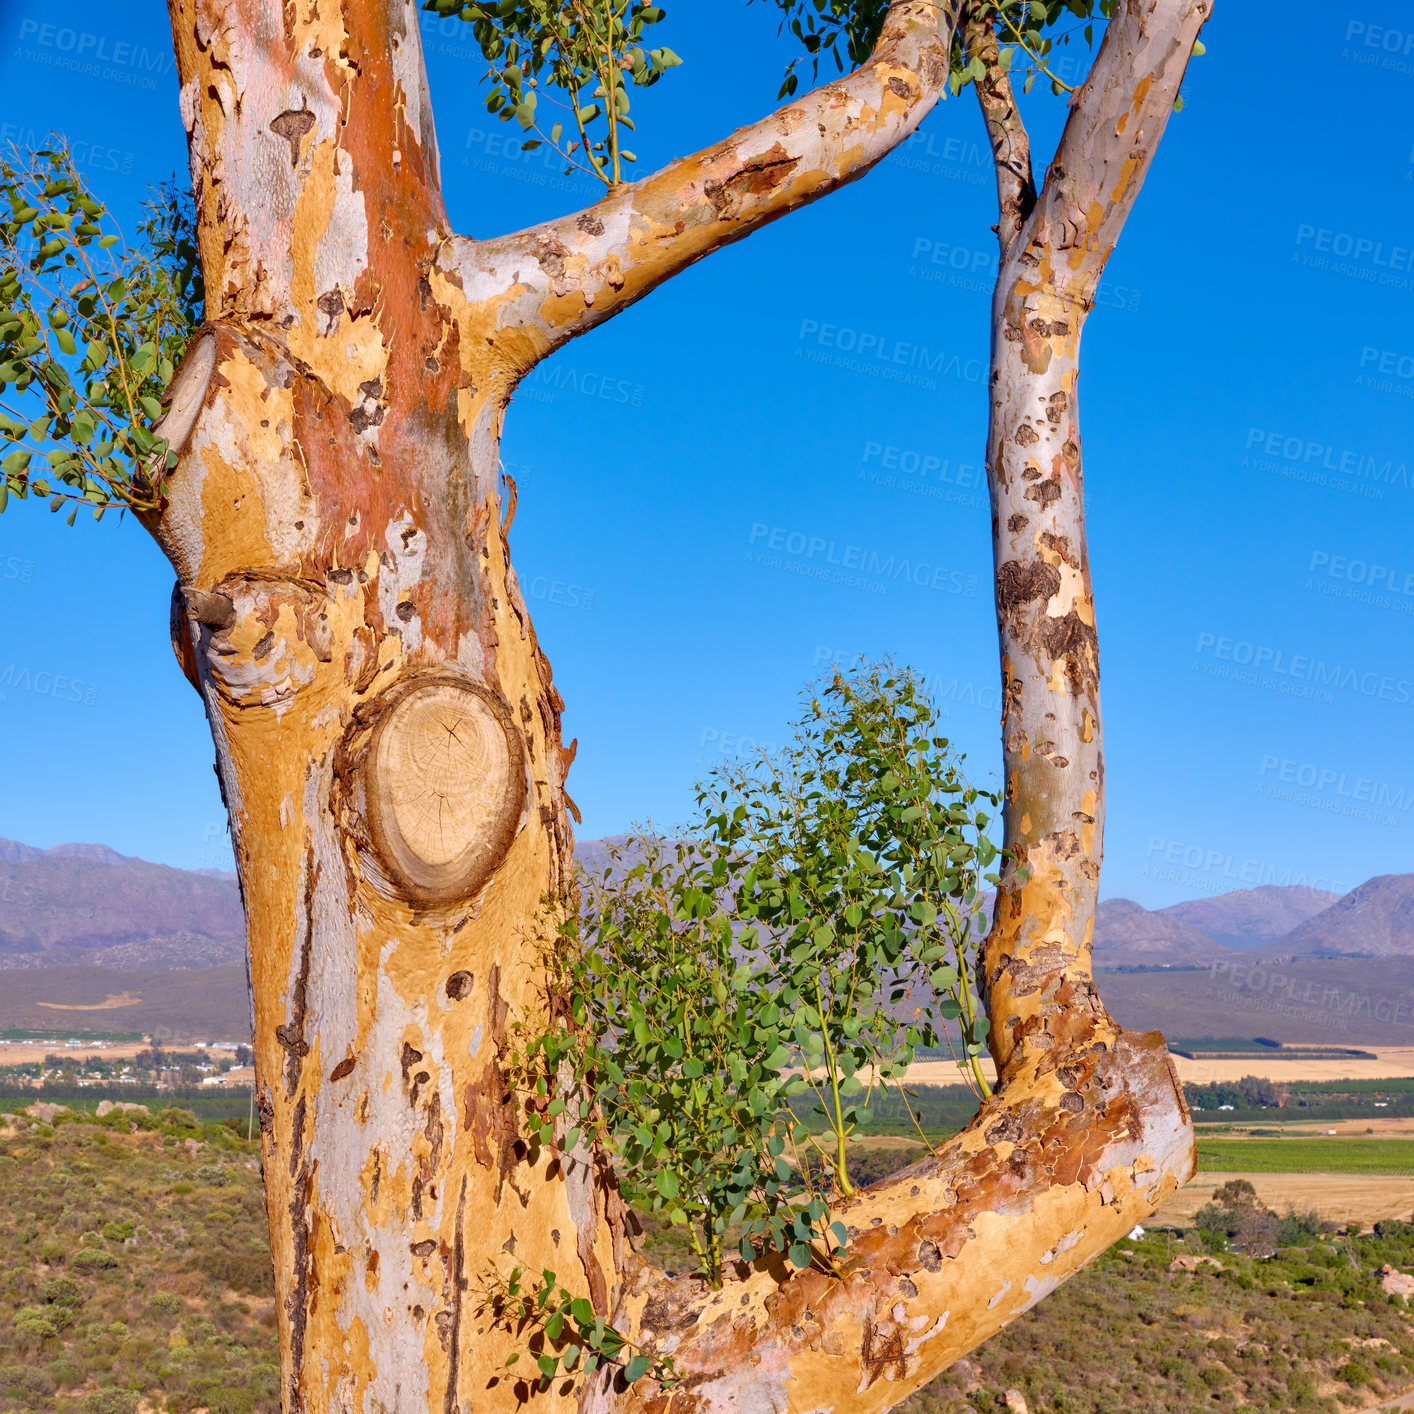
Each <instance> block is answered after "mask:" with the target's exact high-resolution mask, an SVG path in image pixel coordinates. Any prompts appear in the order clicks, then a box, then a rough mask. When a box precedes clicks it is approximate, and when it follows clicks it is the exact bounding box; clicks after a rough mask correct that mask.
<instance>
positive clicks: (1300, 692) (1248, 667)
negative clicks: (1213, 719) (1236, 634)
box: [1194, 633, 1414, 707]
mask: <svg viewBox="0 0 1414 1414" xmlns="http://www.w3.org/2000/svg"><path fill="white" fill-rule="evenodd" d="M1194 651H1195V652H1196V653H1197V654H1198V661H1196V662H1195V663H1194V667H1195V668H1197V667H1200V666H1201V667H1203V669H1204V671H1206V672H1207V673H1208V676H1210V677H1219V678H1229V679H1231V680H1232V681H1233V682H1244V683H1248V684H1249V685H1251V686H1254V687H1265V688H1269V689H1271V690H1273V691H1277V692H1281V693H1283V694H1284V695H1286V696H1292V697H1315V698H1316V700H1317V701H1320V702H1333V701H1334V700H1335V699H1334V697H1332V696H1331V692H1330V690H1331V689H1335V690H1336V691H1340V692H1355V693H1358V694H1359V695H1360V696H1362V697H1377V698H1379V700H1380V701H1381V702H1393V703H1395V704H1396V705H1398V706H1401V707H1403V706H1408V705H1409V703H1411V702H1414V684H1411V683H1410V682H1409V681H1408V680H1407V679H1405V678H1396V677H1393V676H1391V675H1390V674H1389V673H1380V672H1369V671H1363V670H1361V669H1359V668H1351V667H1345V666H1344V665H1342V664H1340V663H1335V664H1330V663H1327V662H1326V661H1325V659H1324V658H1312V657H1308V656H1307V655H1306V654H1304V653H1288V652H1287V651H1286V650H1285V649H1282V648H1273V647H1271V646H1270V645H1268V644H1262V643H1252V642H1250V641H1249V640H1247V639H1245V638H1226V637H1223V636H1221V635H1218V634H1212V633H1200V634H1199V635H1198V646H1197V648H1196V649H1195V650H1194ZM1210 654H1211V659H1210V660H1209V661H1204V660H1205V659H1208V658H1209V655H1210ZM1322 689H1325V691H1322Z"/></svg>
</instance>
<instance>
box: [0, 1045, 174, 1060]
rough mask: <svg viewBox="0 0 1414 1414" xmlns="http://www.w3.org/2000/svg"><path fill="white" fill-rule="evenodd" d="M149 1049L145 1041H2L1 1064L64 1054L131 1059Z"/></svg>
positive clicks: (75, 1057)
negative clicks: (76, 1043)
mask: <svg viewBox="0 0 1414 1414" xmlns="http://www.w3.org/2000/svg"><path fill="white" fill-rule="evenodd" d="M147 1049H148V1046H147V1042H145V1041H119V1042H115V1043H114V1044H113V1045H109V1046H100V1045H92V1046H66V1045H64V1043H63V1042H62V1041H41V1042H39V1043H38V1044H37V1045H31V1044H29V1043H25V1044H23V1045H21V1044H18V1043H17V1042H14V1041H0V1065H34V1064H36V1063H37V1062H39V1061H42V1060H43V1059H44V1057H45V1056H62V1057H63V1059H64V1060H65V1061H83V1060H131V1059H132V1058H133V1057H134V1056H135V1055H137V1053H138V1052H139V1051H145V1050H147Z"/></svg>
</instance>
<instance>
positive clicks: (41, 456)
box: [0, 141, 204, 525]
mask: <svg viewBox="0 0 1414 1414" xmlns="http://www.w3.org/2000/svg"><path fill="white" fill-rule="evenodd" d="M6 203H8V208H9V209H8V212H6V210H5V204H6ZM144 209H145V212H146V219H145V220H144V221H143V222H142V224H141V225H140V227H139V228H138V230H139V236H140V240H139V241H138V242H136V243H134V244H131V245H130V244H128V243H127V242H126V241H125V239H124V237H123V234H122V232H121V231H120V230H119V229H118V227H117V225H116V223H115V222H114V221H113V219H112V217H111V215H110V214H109V212H108V210H107V208H106V207H105V206H104V205H103V203H102V202H100V201H98V200H97V199H96V198H95V197H94V196H93V194H92V193H91V192H90V191H89V189H88V187H87V186H86V184H85V183H84V181H83V178H82V177H81V176H80V175H79V173H78V171H77V170H76V169H75V167H74V163H73V160H72V158H71V157H70V155H69V151H68V148H67V147H65V146H64V145H63V144H62V143H59V142H57V141H56V142H55V144H54V145H53V146H51V147H49V148H44V149H41V150H39V151H36V152H34V153H32V154H23V155H22V154H20V153H18V152H16V151H14V150H13V149H12V150H11V155H10V157H9V159H7V160H4V161H0V448H3V454H0V470H3V472H4V479H3V483H0V510H3V509H4V507H5V504H6V502H7V501H8V499H9V497H10V496H11V495H15V496H18V497H19V498H20V499H24V498H26V497H28V496H30V495H34V496H38V497H47V498H48V499H49V505H50V509H51V510H55V511H57V510H60V509H62V508H63V507H65V506H68V507H69V517H68V519H69V523H70V524H71V525H72V524H73V521H74V517H75V515H76V514H77V513H78V508H79V506H80V505H81V504H88V505H90V506H91V507H92V508H93V513H94V516H95V518H100V517H101V516H102V514H103V512H104V511H105V510H106V509H107V508H108V507H110V506H118V507H120V508H130V509H134V510H156V509H158V508H159V506H160V504H161V498H162V493H163V487H164V484H165V481H166V476H167V473H168V472H169V471H170V469H171V468H172V466H174V465H175V463H176V453H175V452H174V451H172V450H171V449H170V448H169V447H168V446H167V443H166V442H165V441H164V440H163V438H162V437H161V436H160V435H159V434H158V432H157V431H156V430H155V428H154V424H155V423H157V422H158V420H159V419H160V418H161V416H162V412H163V397H164V395H165V393H166V391H167V388H168V385H169V384H170V383H171V381H172V375H173V372H174V371H175V366H176V364H177V362H178V361H179V360H180V358H181V356H182V354H183V352H184V351H185V349H186V346H187V344H188V343H189V341H190V339H191V335H192V332H193V330H194V329H195V328H196V327H197V325H198V324H199V323H200V322H201V318H202V306H203V301H204V291H203V288H202V281H201V274H200V268H199V262H198V258H197V250H196V239H195V234H194V229H193V214H192V209H191V198H190V195H184V194H182V193H180V192H179V191H178V190H177V188H176V186H175V185H174V184H171V183H169V184H168V185H166V186H164V187H161V188H159V189H157V190H155V191H154V192H153V194H152V196H151V197H150V198H149V200H148V201H147V202H146V203H145V207H144Z"/></svg>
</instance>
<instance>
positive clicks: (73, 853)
mask: <svg viewBox="0 0 1414 1414" xmlns="http://www.w3.org/2000/svg"><path fill="white" fill-rule="evenodd" d="M627 839H628V837H627V836H625V835H610V836H606V837H605V838H603V839H598V840H582V841H580V843H579V844H578V845H577V847H576V850H575V853H576V856H577V857H578V859H579V860H580V862H581V863H582V864H584V865H585V866H586V867H587V868H589V869H591V870H596V871H601V870H602V869H603V868H604V867H605V866H606V865H607V863H608V862H609V851H610V849H611V848H613V847H615V846H622V845H623V844H624V843H625V842H626V841H627ZM1094 948H1095V966H1096V967H1097V968H1098V969H1100V970H1101V971H1103V970H1106V969H1113V968H1117V967H1194V966H1198V967H1203V966H1207V965H1208V964H1210V963H1212V962H1216V961H1220V960H1222V959H1224V958H1228V959H1230V958H1231V957H1232V955H1233V952H1234V950H1236V949H1240V950H1243V951H1250V952H1253V953H1255V954H1257V955H1259V956H1263V957H1266V956H1272V955H1278V954H1279V955H1295V956H1302V957H1370V956H1376V957H1405V956H1408V957H1414V874H1385V875H1381V876H1379V877H1378V878H1374V879H1370V880H1369V881H1367V882H1366V883H1364V884H1361V885H1360V886H1359V887H1358V888H1356V889H1354V890H1352V891H1351V892H1350V893H1348V894H1346V895H1345V896H1344V897H1338V896H1337V895H1335V894H1332V893H1328V892H1326V891H1324V890H1321V889H1312V888H1308V887H1306V886H1305V885H1297V884H1293V885H1287V886H1280V885H1274V884H1267V885H1263V886H1261V887H1260V888H1255V889H1237V890H1234V891H1233V892H1231V893H1227V894H1220V895H1217V896H1216V897H1213V898H1203V899H1190V900H1187V901H1185V902H1183V903H1176V904H1171V905H1170V906H1169V907H1167V908H1160V909H1152V910H1151V909H1146V908H1144V907H1143V906H1142V905H1140V904H1138V903H1135V902H1134V901H1133V900H1132V899H1122V898H1118V899H1105V900H1103V901H1102V902H1101V904H1100V906H1099V909H1098V910H1097V913H1096V919H1095V935H1094ZM244 957H245V916H244V913H243V911H242V908H241V902H240V892H239V889H238V888H237V885H236V876H235V875H234V874H231V873H227V872H224V871H222V870H216V869H196V870H192V869H174V868H171V867H169V866H167V865H165V864H149V863H148V862H147V861H146V860H142V859H136V858H133V857H132V856H129V855H125V854H119V853H118V851H117V850H115V849H111V848H110V847H109V846H107V845H102V844H61V845H56V846H54V847H53V848H52V849H37V848H35V847H34V846H33V845H27V844H21V843H20V842H19V841H17V840H6V839H0V968H9V969H14V968H35V967H55V966H70V965H83V966H90V967H101V968H117V969H124V970H132V969H148V970H152V969H157V970H161V969H171V968H207V967H221V966H226V965H230V964H235V963H239V962H242V961H243V960H244Z"/></svg>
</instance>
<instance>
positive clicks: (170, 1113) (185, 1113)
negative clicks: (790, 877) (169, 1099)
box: [156, 1105, 201, 1129]
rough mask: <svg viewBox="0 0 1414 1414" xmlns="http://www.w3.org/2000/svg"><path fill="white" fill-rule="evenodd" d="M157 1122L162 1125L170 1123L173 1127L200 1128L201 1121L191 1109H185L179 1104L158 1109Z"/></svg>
mask: <svg viewBox="0 0 1414 1414" xmlns="http://www.w3.org/2000/svg"><path fill="white" fill-rule="evenodd" d="M156 1118H157V1122H158V1124H162V1125H169V1126H171V1127H172V1128H173V1129H199V1128H200V1127H201V1125H200V1121H199V1120H198V1119H197V1117H196V1115H195V1114H194V1113H193V1112H192V1111H191V1110H184V1109H181V1108H179V1107H178V1106H177V1105H168V1106H167V1108H166V1109H165V1110H158V1111H157V1116H156Z"/></svg>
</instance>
